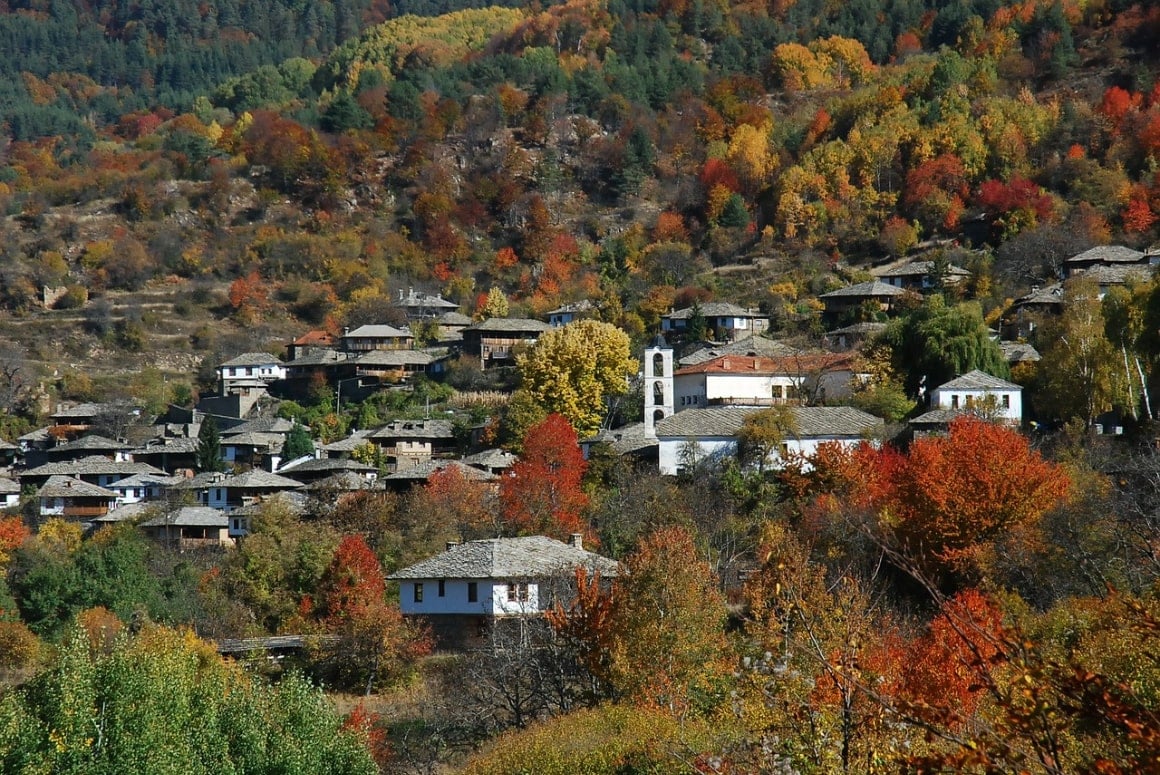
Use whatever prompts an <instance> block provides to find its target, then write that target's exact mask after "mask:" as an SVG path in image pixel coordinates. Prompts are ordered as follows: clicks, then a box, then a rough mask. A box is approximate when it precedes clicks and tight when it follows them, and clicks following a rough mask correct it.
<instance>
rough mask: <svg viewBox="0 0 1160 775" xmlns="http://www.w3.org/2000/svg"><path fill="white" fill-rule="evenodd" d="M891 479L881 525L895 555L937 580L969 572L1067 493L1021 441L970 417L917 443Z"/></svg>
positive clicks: (1054, 469) (1063, 480) (1061, 479)
mask: <svg viewBox="0 0 1160 775" xmlns="http://www.w3.org/2000/svg"><path fill="white" fill-rule="evenodd" d="M892 479H893V487H892V488H891V489H892V492H891V493H890V495H889V498H888V502H887V503H886V504H885V506H886V511H885V514H886V516H887V519H886V520H885V521H886V522H888V523H889V524H891V525H892V526H893V532H894V537H895V538H896V540H897V541H898V544H899V548H900V550H901V551H902V552H904V553H905V554H906V555H908V556H909V557H911V558H913V559H914V560H915V561H916V562H918V563H919V564H920V565H921V566H922V568H923V570H925V571H927V572H931V573H935V574H936V575H943V574H945V573H947V572H952V573H953V572H955V571H967V572H973V571H974V570H975V569H976V568H977V562H978V560H979V559H981V557H980V552H981V551H982V549H983V548H984V547H985V546H986V545H987V544H989V543H990V542H991V541H992V540H993V539H995V538H998V537H999V536H1000V535H1004V534H1007V533H1009V532H1011V531H1018V530H1024V529H1028V528H1033V527H1034V526H1035V524H1036V523H1037V522H1038V520H1039V518H1040V517H1041V516H1043V514H1044V513H1046V512H1047V511H1048V510H1049V509H1051V508H1053V507H1054V506H1055V505H1057V504H1058V503H1059V502H1060V501H1061V500H1062V499H1063V498H1064V497H1065V496H1066V495H1067V493H1068V490H1069V488H1070V480H1069V478H1068V476H1067V474H1066V473H1065V471H1064V470H1063V469H1062V468H1061V467H1060V466H1058V465H1055V464H1054V463H1051V462H1049V461H1047V460H1044V459H1043V457H1042V456H1041V455H1040V454H1039V453H1038V452H1036V451H1035V450H1033V449H1031V445H1030V444H1029V443H1028V441H1027V438H1026V437H1024V436H1023V435H1022V434H1020V433H1018V432H1016V431H1013V430H1010V429H1008V428H1005V427H1003V426H1001V425H996V424H993V423H989V422H986V421H984V420H981V419H978V418H975V417H960V418H958V419H956V420H954V421H953V422H952V423H951V425H950V429H949V432H948V433H947V435H946V436H939V437H929V438H924V439H918V440H916V441H915V442H914V443H913V444H912V445H911V447H910V450H909V451H908V453H907V455H906V458H905V464H904V465H902V466H900V467H899V468H898V470H897V471H896V472H895V473H894V474H893V477H892Z"/></svg>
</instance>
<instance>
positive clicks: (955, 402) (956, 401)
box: [951, 396, 959, 409]
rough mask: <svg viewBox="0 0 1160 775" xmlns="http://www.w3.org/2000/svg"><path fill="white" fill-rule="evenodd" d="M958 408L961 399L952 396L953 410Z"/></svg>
mask: <svg viewBox="0 0 1160 775" xmlns="http://www.w3.org/2000/svg"><path fill="white" fill-rule="evenodd" d="M958 408H959V397H958V396H951V409H958Z"/></svg>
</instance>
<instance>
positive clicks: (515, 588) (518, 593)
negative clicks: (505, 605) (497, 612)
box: [507, 581, 528, 603]
mask: <svg viewBox="0 0 1160 775" xmlns="http://www.w3.org/2000/svg"><path fill="white" fill-rule="evenodd" d="M507 599H508V602H509V603H516V602H519V603H526V602H528V584H527V582H526V581H513V582H511V583H509V584H508V588H507Z"/></svg>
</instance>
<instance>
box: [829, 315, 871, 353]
mask: <svg viewBox="0 0 1160 775" xmlns="http://www.w3.org/2000/svg"><path fill="white" fill-rule="evenodd" d="M885 330H886V324H885V323H879V322H877V321H867V322H864V323H853V324H851V325H848V326H843V327H841V328H835V329H834V330H833V331H827V332H826V336H825V342H826V346H827V347H829V348H831V349H833V350H836V351H838V352H849V351H850V350H856V349H858V348H859V347H861V345H862V343H863V342H865V341H867V340H869V339H873V338H874V337H876V336H878V335H879V334H880V333H882V332H883V331H885Z"/></svg>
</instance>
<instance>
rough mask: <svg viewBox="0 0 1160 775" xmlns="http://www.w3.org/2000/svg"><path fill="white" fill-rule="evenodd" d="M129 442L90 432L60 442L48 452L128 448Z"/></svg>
mask: <svg viewBox="0 0 1160 775" xmlns="http://www.w3.org/2000/svg"><path fill="white" fill-rule="evenodd" d="M129 448H130V445H129V444H126V443H125V442H123V441H117V440H116V439H110V438H108V437H106V436H99V435H97V434H95V433H90V434H89V435H87V436H81V437H80V438H79V439H74V440H73V441H70V442H68V443H66V444H60V445H58V446H56V447H53V448H52V449H50V450H49V453H50V454H56V453H58V452H78V451H88V450H104V451H108V450H113V451H118V450H128V449H129Z"/></svg>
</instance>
